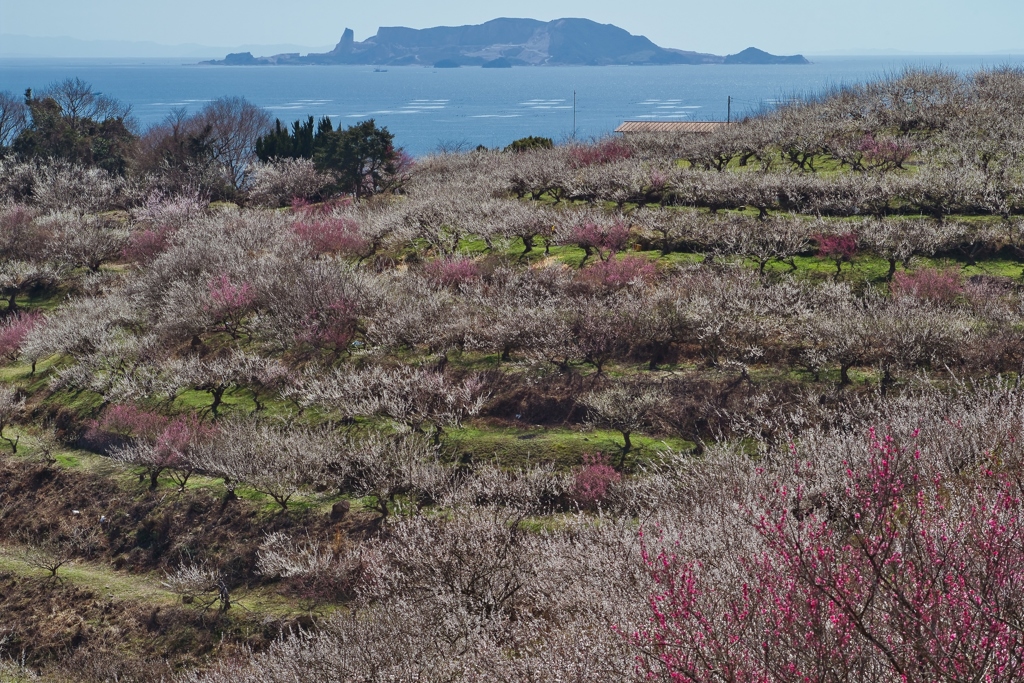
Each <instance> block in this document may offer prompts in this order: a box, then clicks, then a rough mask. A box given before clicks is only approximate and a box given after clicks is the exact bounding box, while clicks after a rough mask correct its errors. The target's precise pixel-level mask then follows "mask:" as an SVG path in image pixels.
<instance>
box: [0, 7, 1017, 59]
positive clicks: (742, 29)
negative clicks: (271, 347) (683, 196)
mask: <svg viewBox="0 0 1024 683" xmlns="http://www.w3.org/2000/svg"><path fill="white" fill-rule="evenodd" d="M502 16H512V17H532V18H536V19H543V20H548V19H557V18H560V17H586V18H588V19H593V20H595V21H599V22H602V23H611V24H616V25H618V26H621V27H622V28H625V29H627V30H628V31H630V32H632V33H637V34H643V35H646V36H647V37H648V38H650V39H651V40H653V41H654V42H656V43H658V44H659V45H662V46H664V47H675V48H681V49H688V50H699V51H702V52H713V53H717V54H724V53H733V52H738V51H739V50H741V49H743V48H745V47H748V46H751V45H756V46H757V47H760V48H763V49H766V50H768V51H771V52H775V53H787V54H788V53H795V52H802V53H806V54H833V53H837V52H838V53H842V52H850V51H872V50H892V49H895V50H901V51H906V52H915V53H927V54H951V53H975V54H992V53H1006V52H1008V51H1011V50H1014V51H1017V52H1018V53H1019V52H1024V35H1022V32H1021V28H1024V1H1022V0H699V1H698V0H642V1H640V2H635V1H634V2H623V1H622V0H516V1H515V2H508V1H507V0H490V1H481V0H447V1H445V0H442V1H441V2H429V1H424V0H387V1H386V2H352V1H351V0H331V1H329V2H328V1H324V0H306V1H305V2H294V3H285V2H282V1H281V0H173V1H168V0H161V1H160V2H153V1H152V0H34V1H33V0H0V33H14V34H26V35H33V36H71V37H73V38H82V39H104V40H147V41H156V42H160V43H202V44H206V45H240V44H243V43H259V44H266V43H297V44H301V45H311V46H316V45H333V44H334V43H336V42H337V40H338V38H339V37H340V36H341V32H342V31H343V30H344V29H345V27H346V26H348V27H351V28H352V29H353V30H354V31H355V33H356V40H363V39H365V38H367V37H369V36H370V35H372V34H374V33H375V32H376V30H377V27H378V26H395V25H402V26H412V27H417V28H423V27H427V26H437V25H457V24H469V23H480V22H483V21H486V20H488V19H493V18H496V17H502Z"/></svg>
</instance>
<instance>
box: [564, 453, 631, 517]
mask: <svg viewBox="0 0 1024 683" xmlns="http://www.w3.org/2000/svg"><path fill="white" fill-rule="evenodd" d="M620 479H622V475H621V474H619V472H618V471H616V470H615V468H614V467H612V466H611V465H609V464H608V456H606V455H603V454H601V453H597V454H596V455H584V456H583V468H582V469H580V470H579V471H578V472H577V473H576V476H575V478H574V479H573V482H572V488H571V489H570V490H569V495H571V496H572V499H573V500H574V501H575V502H576V503H577V504H578V505H579V506H580V507H582V508H584V509H593V508H596V507H597V506H598V505H600V504H601V501H603V500H604V499H605V497H606V496H607V495H608V489H609V488H611V486H612V484H615V483H616V482H618V481H619V480H620Z"/></svg>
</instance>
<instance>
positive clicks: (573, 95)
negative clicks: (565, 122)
mask: <svg viewBox="0 0 1024 683" xmlns="http://www.w3.org/2000/svg"><path fill="white" fill-rule="evenodd" d="M572 139H573V140H575V139H576V91H575V90H573V91H572Z"/></svg>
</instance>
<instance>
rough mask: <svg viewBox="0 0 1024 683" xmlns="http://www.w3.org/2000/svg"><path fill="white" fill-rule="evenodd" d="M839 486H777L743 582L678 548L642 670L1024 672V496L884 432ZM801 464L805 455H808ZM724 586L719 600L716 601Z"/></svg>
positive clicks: (672, 674)
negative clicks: (933, 462)
mask: <svg viewBox="0 0 1024 683" xmlns="http://www.w3.org/2000/svg"><path fill="white" fill-rule="evenodd" d="M870 448H871V454H870V460H869V462H868V464H867V465H865V466H862V467H856V468H855V467H848V469H847V471H846V476H845V480H844V481H843V483H842V486H841V487H840V488H837V489H835V490H832V491H830V492H828V493H827V494H824V495H823V494H815V495H809V494H808V492H807V491H806V490H803V489H802V488H800V487H797V488H795V489H793V488H791V487H787V486H784V485H781V484H780V485H779V486H777V487H776V490H775V494H774V499H772V500H769V501H767V503H768V506H767V508H766V509H765V511H763V512H761V513H755V512H754V511H748V513H747V514H749V515H750V517H751V520H752V521H751V524H752V525H753V531H755V532H756V535H757V536H758V537H759V538H760V539H761V541H762V543H763V550H762V551H761V552H760V553H756V554H753V555H748V556H746V557H742V558H741V559H740V562H739V566H740V567H741V569H742V571H741V572H740V575H739V576H736V577H735V578H734V579H733V580H732V581H729V582H726V583H725V584H724V585H723V582H722V581H721V580H719V578H718V577H715V576H711V575H709V574H708V573H707V572H706V571H705V567H704V566H702V564H701V563H699V562H697V561H694V560H691V559H688V558H686V557H683V556H680V555H679V554H677V553H676V552H674V551H673V550H672V549H671V548H669V547H663V548H662V549H661V550H652V549H651V546H650V544H649V543H648V542H647V541H646V539H644V543H643V546H644V553H643V556H644V559H645V561H646V563H647V567H648V570H649V572H650V575H651V577H652V578H653V579H654V580H655V582H656V583H657V584H658V586H659V588H658V590H657V591H656V592H655V593H654V594H653V595H652V596H651V598H650V607H651V610H652V614H653V619H652V621H651V625H650V627H649V628H647V629H642V630H639V631H637V632H635V633H633V634H632V639H633V641H634V642H635V643H636V644H637V645H638V646H640V647H641V648H643V649H644V650H645V651H646V652H647V653H648V655H649V656H648V657H647V658H644V659H643V660H642V661H641V663H640V666H641V668H642V669H644V670H646V671H647V673H648V674H649V675H650V676H651V677H653V678H658V677H659V676H660V677H662V678H663V679H666V680H672V681H694V682H697V681H701V682H702V681H708V682H710V681H737V682H741V681H743V682H746V681H749V682H754V681H758V682H762V681H764V682H767V681H844V680H895V681H900V680H902V681H964V682H966V681H991V682H996V681H1010V680H1019V678H1020V672H1021V671H1022V670H1024V602H1022V601H1021V600H1020V599H1019V596H1020V595H1021V591H1022V590H1024V498H1022V491H1021V488H1020V486H1019V482H1018V480H1017V478H1016V476H1014V475H1013V473H1012V472H1006V471H1003V470H1000V469H998V462H997V461H996V460H994V459H993V460H992V461H991V462H990V463H982V464H981V466H980V467H979V468H978V469H977V471H975V472H971V473H970V474H966V475H960V476H958V477H955V478H953V477H946V476H943V475H941V474H937V473H930V474H929V473H926V472H925V471H924V470H923V469H922V468H920V467H919V466H918V463H919V460H920V457H921V453H920V452H919V451H918V450H917V449H916V448H915V446H914V444H913V443H910V444H909V445H907V446H900V445H898V444H897V443H896V442H895V441H894V440H893V439H892V438H890V437H884V438H883V437H879V436H877V435H876V434H875V432H874V431H872V432H871V433H870ZM794 450H795V449H794ZM712 586H716V587H715V588H713V587H712Z"/></svg>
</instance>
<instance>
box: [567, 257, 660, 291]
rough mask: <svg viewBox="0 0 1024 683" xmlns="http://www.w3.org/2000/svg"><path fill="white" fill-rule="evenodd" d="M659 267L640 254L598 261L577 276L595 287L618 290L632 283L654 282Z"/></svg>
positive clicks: (581, 280)
mask: <svg viewBox="0 0 1024 683" xmlns="http://www.w3.org/2000/svg"><path fill="white" fill-rule="evenodd" d="M657 272H658V269H657V267H656V266H655V265H654V263H652V262H651V261H649V260H647V259H645V258H642V257H640V256H625V257H623V258H618V259H615V258H610V259H608V260H607V261H598V262H597V263H594V264H593V265H591V266H590V267H589V268H584V269H583V270H581V271H580V272H579V275H578V276H577V278H578V279H579V281H580V282H584V283H586V284H588V285H591V286H593V287H599V288H601V289H608V290H616V289H622V288H623V287H625V286H627V285H630V284H646V283H649V282H652V281H653V280H654V278H655V276H656V275H657Z"/></svg>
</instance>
